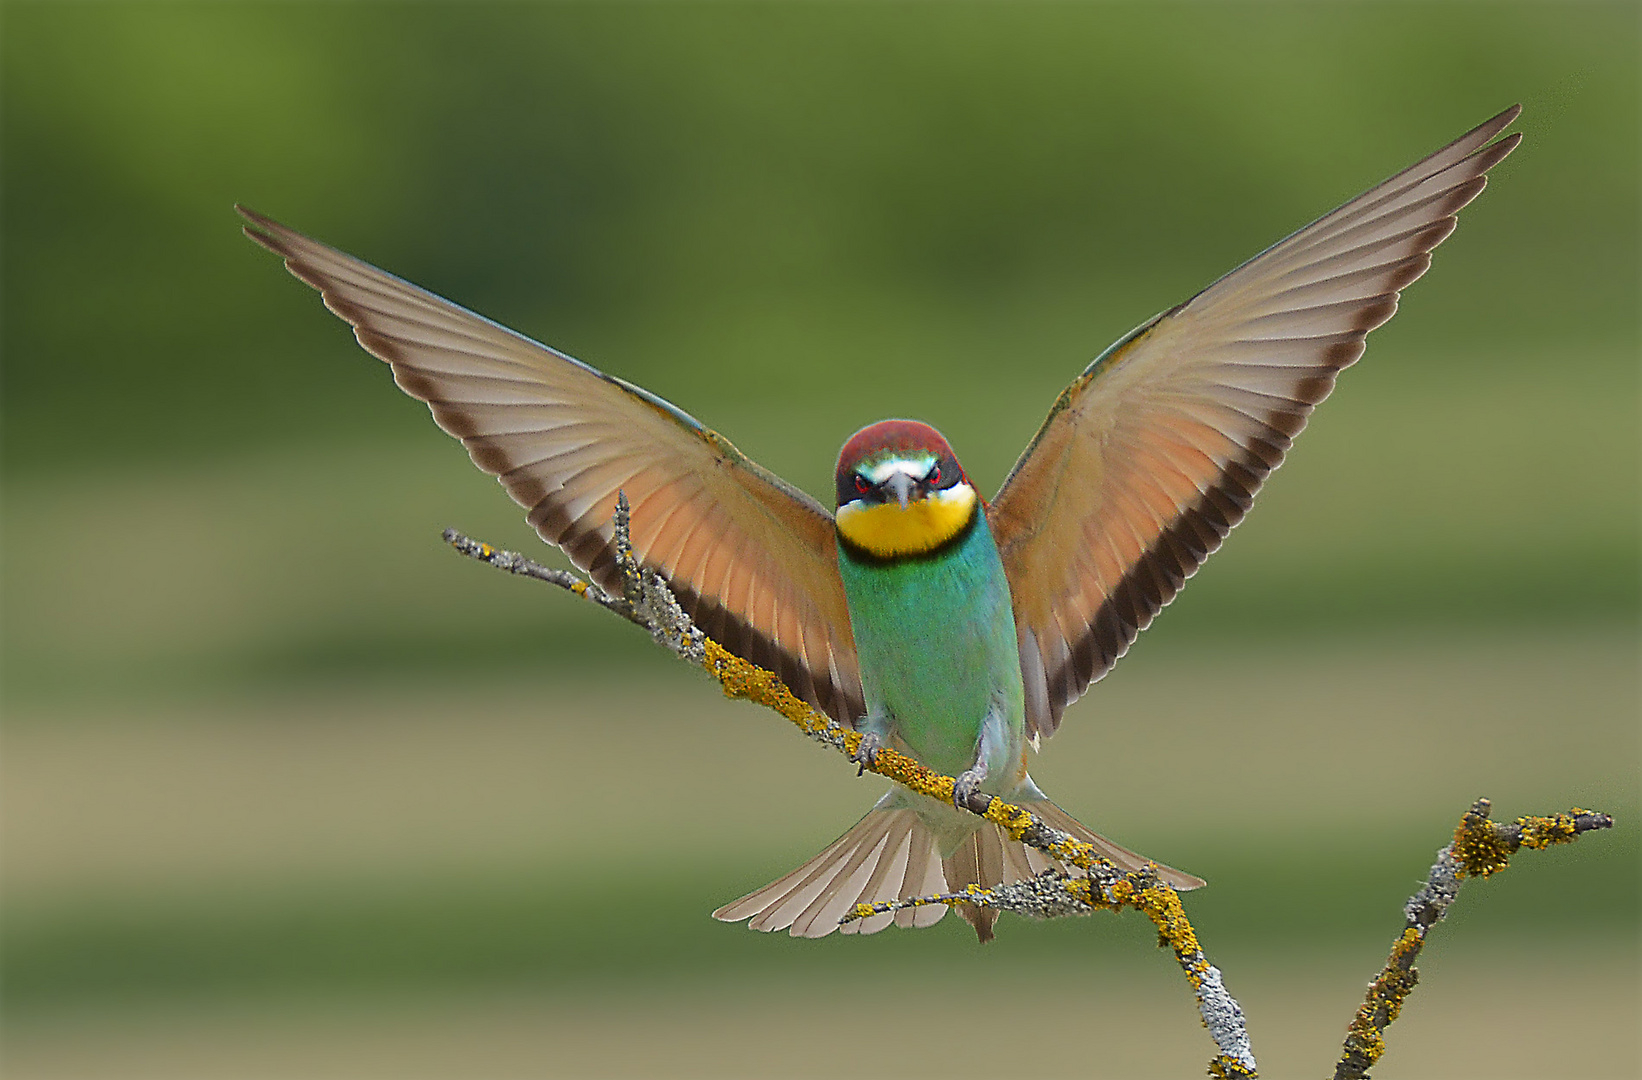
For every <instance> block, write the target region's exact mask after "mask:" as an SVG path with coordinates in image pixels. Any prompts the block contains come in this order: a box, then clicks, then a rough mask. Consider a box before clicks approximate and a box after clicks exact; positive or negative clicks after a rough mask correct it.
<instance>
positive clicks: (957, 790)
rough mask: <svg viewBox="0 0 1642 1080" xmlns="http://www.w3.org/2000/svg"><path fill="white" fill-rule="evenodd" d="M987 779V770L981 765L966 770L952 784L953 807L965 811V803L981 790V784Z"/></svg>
mask: <svg viewBox="0 0 1642 1080" xmlns="http://www.w3.org/2000/svg"><path fill="white" fill-rule="evenodd" d="M985 779H986V769H985V768H984V767H982V766H980V765H977V766H975V767H974V768H973V769H966V770H964V772H963V774H962V775H961V776H959V777H958V779H957V780H956V781H954V782H953V784H952V805H953V806H956V807H957V808H958V809H959V810H962V809H964V808H965V807H964V803H966V802H968V801H969V797H970V796H971V795H973V794H975V792H977V791H979V790H980V789H981V782H982V781H984V780H985Z"/></svg>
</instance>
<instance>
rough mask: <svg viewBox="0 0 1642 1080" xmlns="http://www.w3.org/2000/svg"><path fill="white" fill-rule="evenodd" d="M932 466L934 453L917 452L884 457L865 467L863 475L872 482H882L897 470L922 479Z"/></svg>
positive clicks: (915, 478)
mask: <svg viewBox="0 0 1642 1080" xmlns="http://www.w3.org/2000/svg"><path fill="white" fill-rule="evenodd" d="M934 467H935V455H934V454H919V455H918V456H917V457H912V458H886V459H885V460H883V461H880V462H879V463H878V464H876V465H874V466H872V467H871V468H869V469H867V470H866V471H865V472H864V474H863V475H865V476H866V478H867V479H868V480H871V481H872V482H873V483H874V484H882V483H883V482H884V481H885V480H888V479H889V478H890V477H891V476H892V475H894V474H895V473H898V472H904V473H906V474H907V475H908V476H910V477H912V478H913V479H914V480H922V479H923V478H924V477H926V476H928V475H929V470H931V469H933V468H934Z"/></svg>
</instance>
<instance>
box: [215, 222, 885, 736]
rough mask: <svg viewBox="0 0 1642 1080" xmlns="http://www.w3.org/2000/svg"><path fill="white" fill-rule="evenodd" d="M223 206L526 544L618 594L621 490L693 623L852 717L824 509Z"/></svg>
mask: <svg viewBox="0 0 1642 1080" xmlns="http://www.w3.org/2000/svg"><path fill="white" fill-rule="evenodd" d="M235 209H236V210H237V211H238V212H239V213H240V215H241V216H242V217H244V218H245V219H246V221H247V222H249V224H248V225H247V226H246V227H245V229H244V231H245V235H246V236H247V237H249V238H250V239H251V240H253V241H255V242H256V243H258V244H260V245H262V246H263V247H265V248H267V249H268V250H270V251H272V252H274V253H275V254H276V255H279V256H280V257H281V258H283V259H284V260H285V266H286V268H287V269H288V270H289V271H290V272H291V273H292V275H294V276H295V277H296V278H298V279H299V280H301V281H303V282H305V283H307V284H308V285H311V286H312V287H314V288H315V289H317V290H319V292H320V294H321V296H322V297H323V298H324V301H325V306H326V307H328V308H329V309H330V310H331V311H333V312H334V313H336V314H337V315H338V316H339V317H341V318H342V319H343V320H344V321H346V322H348V323H349V324H351V325H352V326H353V328H354V336H355V337H356V338H357V339H358V341H359V344H360V345H361V346H363V347H364V348H365V350H366V351H367V352H369V353H370V354H371V355H373V356H375V357H377V358H378V359H380V360H383V361H386V362H387V363H388V364H389V365H390V366H391V368H392V370H393V376H394V381H395V382H396V383H397V384H398V385H399V387H400V388H401V389H402V390H404V391H405V393H407V394H409V395H410V396H412V397H414V398H417V399H419V400H421V401H423V402H425V403H426V404H427V406H428V408H429V410H430V411H431V412H432V413H433V418H434V420H435V422H436V423H438V425H439V426H440V427H441V428H443V429H444V430H445V431H446V432H448V433H449V434H451V435H453V436H455V437H456V438H458V439H460V440H461V441H462V443H463V445H464V446H465V447H466V448H467V451H468V454H469V456H470V457H471V458H472V459H473V463H474V464H475V465H477V466H478V467H479V468H480V469H482V470H483V471H485V472H487V473H490V474H491V475H493V476H495V477H496V478H497V479H498V480H499V481H500V482H501V484H502V485H503V487H504V488H506V490H507V492H508V494H509V495H510V496H512V498H513V499H514V501H515V502H517V503H519V505H521V506H523V507H524V508H525V509H526V511H527V515H526V520H527V521H529V523H530V525H531V526H532V527H533V528H534V529H535V530H536V532H537V533H538V534H539V535H540V536H541V537H542V539H544V540H546V541H547V542H548V543H550V544H552V545H554V546H556V547H558V548H560V549H562V550H563V551H564V552H565V554H566V555H567V556H569V558H570V560H571V562H573V563H575V564H576V565H577V566H578V567H580V568H581V569H582V570H583V571H585V572H586V573H588V574H589V576H591V577H592V578H593V580H594V581H596V582H598V584H599V585H600V586H602V587H603V588H605V589H613V590H616V591H617V592H619V591H620V589H621V576H620V573H619V571H618V569H617V566H616V552H615V548H614V545H613V542H612V538H611V531H610V520H611V517H612V516H613V509H614V506H615V500H616V494H617V492H618V490H622V491H625V492H626V493H627V497H628V499H629V501H630V503H631V505H632V507H633V511H632V535H633V537H634V539H635V543H634V550H635V552H636V553H637V554H638V556H639V558H640V560H641V561H643V562H644V564H645V565H646V566H648V567H649V568H651V569H654V570H656V571H658V572H659V573H661V574H662V576H663V577H665V578H666V579H667V581H668V584H669V586H670V587H671V588H672V590H673V592H674V594H675V595H676V596H677V598H678V600H679V602H680V603H681V605H682V606H683V607H684V610H685V611H686V612H688V613H689V614H690V615H691V617H692V618H693V619H695V621H696V623H697V625H699V626H700V627H701V628H702V629H703V630H704V631H706V632H707V633H709V634H711V635H712V636H713V637H714V638H715V639H716V640H717V641H718V642H719V643H720V644H722V645H723V646H724V647H725V648H726V649H728V650H729V651H730V652H732V653H734V654H735V655H736V656H739V657H741V658H742V659H744V660H747V661H749V662H751V663H754V664H758V665H760V666H761V667H765V668H768V669H770V670H772V671H775V672H777V673H779V674H780V675H781V677H782V679H783V681H784V682H786V684H787V686H788V687H789V688H790V689H791V690H792V691H793V693H794V694H796V695H798V696H799V697H802V698H804V699H805V700H806V701H808V702H809V703H810V704H812V705H815V706H816V707H817V708H820V709H822V710H823V711H824V712H826V713H827V714H828V715H829V716H831V717H832V718H833V719H835V720H837V721H839V722H840V723H844V724H853V723H854V722H855V721H856V720H857V719H858V718H859V717H860V716H861V715H863V713H864V712H865V706H864V705H863V704H862V697H861V681H860V675H859V672H858V668H857V662H856V656H855V642H854V638H853V636H852V634H851V631H850V621H849V608H848V605H847V603H846V601H845V599H844V589H843V582H842V581H841V580H840V578H839V576H838V564H837V547H836V543H835V541H834V537H833V521H832V515H831V514H829V513H828V512H827V511H826V509H825V508H824V507H822V506H821V504H820V503H818V502H817V501H816V500H814V499H812V498H810V497H809V496H808V495H806V494H804V493H803V492H801V491H799V490H798V489H796V488H794V487H792V486H791V485H789V484H787V483H785V482H784V481H782V480H781V479H780V478H779V477H776V476H775V475H774V474H772V473H770V472H768V471H767V470H765V469H762V468H760V467H759V466H758V465H757V464H756V463H754V462H752V461H750V460H749V459H747V458H746V457H745V456H744V455H742V454H741V453H740V451H738V450H736V448H735V447H734V446H733V445H732V444H731V443H730V442H729V440H727V439H725V438H724V437H723V436H721V435H719V434H718V433H717V432H714V431H712V430H711V429H709V428H706V427H704V426H703V425H701V424H700V423H699V422H698V421H696V420H695V419H694V418H693V417H691V416H689V415H687V414H686V413H684V412H682V411H681V410H679V409H677V408H675V407H674V406H673V405H671V404H669V403H668V402H665V401H663V400H662V399H660V398H658V397H656V396H654V395H652V394H650V393H648V392H647V391H644V390H642V389H640V388H639V387H635V386H633V385H631V384H629V383H626V382H623V381H622V380H620V379H617V378H614V377H613V376H610V375H606V374H604V373H603V372H601V371H599V370H597V369H595V368H593V367H591V366H589V365H587V364H584V363H582V362H581V361H579V360H575V359H573V358H572V357H569V356H566V355H564V354H563V353H560V352H557V351H555V350H553V349H551V348H549V347H547V346H545V345H542V344H540V343H538V342H535V341H532V340H530V339H529V338H526V337H524V336H523V335H521V334H518V333H515V332H514V331H512V330H509V329H507V328H506V327H503V326H501V325H500V324H498V323H495V322H492V321H491V320H489V319H486V318H484V317H483V316H481V315H478V314H475V313H474V312H471V311H469V310H467V309H466V308H463V307H460V306H459V305H457V304H454V303H451V302H450V301H448V300H445V299H443V298H442V297H439V296H436V295H434V294H433V293H431V292H428V291H427V290H425V289H422V288H419V287H417V286H415V285H412V284H411V283H410V282H407V281H405V280H403V279H401V278H398V277H395V276H394V275H392V274H389V273H387V272H386V271H383V270H379V269H377V268H376V267H374V266H371V265H370V264H368V263H365V262H363V261H361V260H359V259H356V258H354V257H352V256H350V255H347V254H345V253H343V252H341V251H338V250H336V249H335V248H332V247H329V246H328V245H325V244H322V243H320V242H319V241H317V240H313V239H311V238H309V237H307V236H304V235H302V234H301V233H299V232H296V231H295V230H293V229H289V228H287V227H286V226H284V225H281V224H280V223H279V222H277V221H274V220H273V219H271V218H268V217H265V216H263V215H261V214H258V213H256V212H254V211H252V210H249V209H247V208H245V207H243V206H236V207H235ZM726 551H728V552H729V554H730V556H731V557H730V558H724V557H723V556H724V555H725V553H726ZM687 555H688V556H689V557H690V561H691V565H687V566H681V565H680V560H683V559H685V558H686V556H687ZM715 556H719V557H717V558H715ZM726 587H734V588H736V589H737V590H738V591H737V592H736V593H735V595H734V596H728V595H726V594H725V593H724V592H722V591H721V590H722V589H724V588H726ZM737 597H739V598H740V599H741V600H742V601H743V603H744V605H745V607H738V606H737V605H736V603H735V602H734V601H735V599H736V598H737Z"/></svg>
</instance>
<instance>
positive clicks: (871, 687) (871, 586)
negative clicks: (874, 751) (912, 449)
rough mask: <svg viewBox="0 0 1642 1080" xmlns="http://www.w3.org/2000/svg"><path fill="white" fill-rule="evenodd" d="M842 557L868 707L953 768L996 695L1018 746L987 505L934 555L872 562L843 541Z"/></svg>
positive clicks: (999, 575) (1019, 707) (1013, 667)
mask: <svg viewBox="0 0 1642 1080" xmlns="http://www.w3.org/2000/svg"><path fill="white" fill-rule="evenodd" d="M838 566H839V572H840V574H841V575H842V577H843V579H844V594H845V596H846V597H847V598H848V600H849V609H850V626H851V628H852V629H853V630H854V632H855V647H856V651H857V654H858V655H859V657H860V662H861V686H862V689H863V690H864V692H865V694H866V701H867V707H868V708H869V709H871V710H873V711H874V712H875V713H878V712H881V713H884V714H887V715H888V716H890V717H891V718H892V719H893V722H894V731H895V733H896V734H897V735H899V736H900V738H901V739H902V741H904V742H905V743H906V744H907V746H908V747H910V748H911V749H912V751H913V752H914V753H916V754H917V755H918V757H919V759H920V760H922V761H923V762H924V764H926V765H928V766H929V767H930V768H933V769H938V770H940V771H941V772H944V773H946V774H948V775H953V776H955V775H957V774H958V773H960V772H962V771H963V770H964V769H966V768H968V767H969V766H970V765H971V764H973V763H974V760H975V743H976V740H977V738H978V737H979V735H980V728H981V722H982V720H983V719H984V718H985V716H986V713H987V710H988V709H989V708H990V707H991V706H992V703H993V701H998V702H999V703H1000V704H1001V705H1002V707H1003V709H1004V712H1005V717H1004V719H1005V721H1006V724H1007V726H1008V729H1009V731H1010V732H1011V734H1012V736H1013V738H1012V740H1011V741H1012V742H1013V743H1015V744H1016V745H1017V746H1018V745H1019V743H1020V741H1021V739H1022V738H1023V737H1024V735H1023V731H1024V713H1025V708H1024V704H1023V695H1022V690H1021V667H1020V653H1019V648H1018V646H1017V644H1016V640H1015V615H1014V611H1013V608H1012V607H1011V604H1010V597H1009V581H1008V579H1007V578H1006V577H1005V576H1004V571H1003V563H1002V561H1001V560H1000V559H999V558H998V547H997V544H996V543H995V542H994V541H993V539H992V532H991V530H990V529H989V528H988V527H987V523H986V515H985V514H984V513H977V514H976V520H975V523H974V525H973V526H972V527H971V528H970V529H969V531H968V532H967V533H965V534H964V535H963V536H961V537H960V538H959V539H958V541H957V542H956V543H955V544H954V545H953V546H950V547H948V548H945V549H943V550H942V551H941V552H940V553H938V554H936V555H934V556H932V557H926V558H903V559H897V560H894V561H889V562H882V561H869V560H866V559H862V558H859V557H856V556H853V555H852V554H851V553H850V551H849V549H847V548H845V547H844V546H843V545H840V546H839V553H838Z"/></svg>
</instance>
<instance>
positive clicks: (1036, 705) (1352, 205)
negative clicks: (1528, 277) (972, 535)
mask: <svg viewBox="0 0 1642 1080" xmlns="http://www.w3.org/2000/svg"><path fill="white" fill-rule="evenodd" d="M1520 111H1521V110H1520V109H1519V108H1516V107H1513V108H1510V109H1507V110H1506V111H1505V112H1503V113H1500V114H1499V115H1498V116H1496V117H1494V118H1493V119H1491V120H1489V121H1488V122H1487V123H1485V124H1482V125H1481V126H1480V127H1478V128H1476V129H1475V130H1473V131H1471V132H1469V133H1467V134H1466V135H1464V136H1462V137H1461V138H1459V139H1457V140H1456V141H1455V142H1453V143H1452V144H1450V145H1449V146H1447V147H1444V148H1443V149H1441V150H1439V151H1437V152H1436V153H1435V154H1432V155H1431V156H1430V157H1428V158H1425V159H1424V160H1422V161H1420V162H1419V163H1417V164H1415V165H1413V166H1411V167H1410V168H1408V169H1405V170H1404V171H1403V172H1400V173H1398V174H1397V175H1396V176H1394V177H1392V178H1391V179H1389V180H1387V181H1385V182H1384V183H1383V184H1380V185H1379V186H1377V187H1375V188H1373V189H1371V190H1370V191H1368V192H1366V193H1364V194H1363V195H1360V196H1358V197H1357V198H1355V199H1353V200H1352V201H1351V202H1349V203H1346V204H1345V205H1344V206H1342V207H1340V208H1339V209H1338V210H1335V211H1334V212H1333V213H1331V214H1328V215H1326V216H1325V217H1322V218H1320V219H1318V220H1317V221H1315V222H1313V223H1312V224H1310V225H1308V226H1306V227H1305V228H1303V229H1301V230H1300V231H1299V232H1297V233H1295V234H1293V235H1292V236H1290V237H1288V238H1287V239H1285V240H1283V241H1281V242H1279V243H1278V244H1276V245H1274V246H1273V247H1271V248H1268V249H1267V250H1266V251H1265V252H1263V253H1262V254H1260V255H1258V256H1256V257H1255V258H1254V259H1252V260H1250V261H1249V262H1247V263H1244V264H1243V265H1242V266H1240V267H1238V268H1237V269H1236V270H1234V271H1232V272H1231V273H1230V274H1227V275H1226V276H1225V277H1223V278H1221V279H1220V280H1219V281H1217V282H1215V283H1214V284H1213V285H1211V286H1209V287H1208V288H1207V289H1205V290H1203V291H1202V292H1201V293H1199V294H1198V295H1197V296H1195V297H1193V298H1192V299H1191V300H1189V301H1188V302H1186V303H1185V304H1182V305H1180V306H1179V307H1178V308H1175V309H1174V310H1172V311H1169V312H1167V313H1165V314H1163V315H1160V316H1159V317H1158V318H1156V319H1154V320H1152V321H1151V322H1150V323H1148V324H1146V325H1145V326H1143V327H1141V328H1140V329H1139V330H1137V331H1135V332H1134V333H1132V334H1130V335H1128V336H1127V337H1125V338H1124V339H1123V340H1122V341H1120V342H1118V343H1117V344H1116V345H1114V346H1113V347H1112V348H1110V349H1108V350H1107V351H1106V352H1105V353H1103V354H1102V355H1101V356H1100V357H1099V358H1098V359H1096V360H1095V362H1094V363H1093V364H1091V365H1090V366H1089V368H1088V369H1087V370H1086V371H1084V373H1083V374H1082V375H1081V376H1080V377H1079V378H1078V380H1077V381H1076V382H1074V383H1073V384H1072V385H1071V386H1070V387H1068V388H1067V390H1066V391H1065V392H1064V393H1062V394H1061V396H1060V398H1059V399H1058V400H1057V401H1056V402H1055V405H1054V408H1053V409H1052V410H1051V411H1050V413H1049V417H1048V419H1047V420H1045V421H1044V424H1043V427H1042V428H1040V429H1039V431H1038V434H1037V436H1036V437H1035V438H1034V439H1033V440H1032V443H1031V445H1029V446H1028V447H1027V449H1026V452H1025V453H1024V454H1023V455H1022V456H1021V459H1020V461H1019V462H1017V463H1016V465H1015V468H1014V470H1013V471H1012V472H1011V473H1010V475H1009V478H1008V479H1007V480H1005V481H1004V484H1003V487H1002V489H1001V490H1000V491H999V492H998V496H997V498H996V499H994V500H993V502H992V505H991V507H990V510H989V515H990V521H991V523H992V529H993V533H994V535H996V537H997V539H998V547H999V549H1000V551H1001V552H1002V555H1003V561H1004V567H1005V569H1006V571H1007V572H1008V574H1009V581H1010V587H1011V589H1012V590H1013V592H1014V599H1015V621H1016V624H1017V628H1018V631H1019V634H1020V651H1021V665H1022V668H1023V669H1024V671H1025V675H1026V687H1027V724H1028V730H1029V731H1030V732H1031V733H1032V734H1033V735H1034V736H1037V735H1048V734H1052V733H1053V732H1054V730H1055V728H1056V727H1057V726H1058V725H1059V723H1060V717H1061V713H1062V711H1063V710H1064V709H1065V708H1066V706H1067V705H1069V704H1070V703H1071V702H1073V701H1074V700H1076V699H1077V698H1078V697H1079V696H1081V695H1082V693H1083V692H1084V691H1085V690H1086V689H1088V687H1089V684H1090V683H1091V682H1093V681H1094V680H1096V679H1099V678H1100V677H1101V676H1102V675H1104V674H1105V673H1106V672H1107V671H1108V670H1109V669H1110V668H1111V667H1112V665H1113V664H1115V663H1116V662H1117V660H1118V658H1119V657H1121V656H1122V655H1123V654H1124V652H1126V651H1127V650H1128V648H1129V645H1130V643H1131V642H1133V641H1134V639H1135V636H1136V635H1138V634H1139V633H1140V631H1141V630H1143V629H1145V628H1146V626H1147V625H1148V624H1149V623H1150V622H1151V621H1152V619H1153V617H1154V616H1156V615H1157V613H1158V611H1160V610H1161V609H1162V608H1163V606H1164V605H1166V604H1167V603H1169V601H1170V600H1172V599H1173V598H1174V596H1175V594H1176V593H1178V592H1179V591H1180V589H1181V588H1182V587H1183V586H1184V584H1185V582H1186V579H1187V578H1189V577H1191V575H1192V574H1193V573H1195V572H1196V571H1197V568H1198V566H1200V565H1201V564H1202V563H1203V561H1204V560H1205V559H1207V558H1208V557H1209V555H1211V554H1212V553H1213V552H1214V551H1215V550H1216V549H1217V548H1218V547H1219V546H1220V543H1221V541H1222V540H1224V539H1225V537H1226V534H1227V533H1228V532H1230V531H1231V529H1232V527H1233V526H1235V525H1236V524H1237V523H1238V522H1239V521H1241V520H1242V518H1243V515H1244V514H1246V513H1247V512H1248V509H1249V507H1250V505H1251V504H1252V502H1253V500H1254V496H1255V493H1256V492H1258V491H1259V490H1260V485H1261V484H1262V483H1263V482H1264V481H1265V478H1266V476H1267V475H1268V474H1269V473H1270V472H1271V471H1272V470H1273V469H1275V468H1277V466H1278V465H1279V464H1281V463H1282V461H1283V455H1284V454H1285V453H1287V451H1288V449H1289V446H1290V445H1291V443H1292V441H1293V439H1294V437H1295V436H1296V435H1298V434H1299V433H1300V430H1301V429H1302V428H1304V427H1305V425H1306V418H1307V416H1308V415H1309V414H1310V413H1311V410H1312V408H1313V407H1314V406H1316V405H1317V403H1318V402H1320V401H1322V400H1323V399H1324V398H1325V397H1327V396H1328V394H1329V391H1330V390H1332V389H1333V388H1334V380H1335V376H1336V375H1337V374H1338V373H1339V372H1340V370H1341V369H1343V368H1345V367H1347V366H1348V365H1350V364H1352V363H1353V362H1355V361H1356V359H1357V358H1358V357H1359V356H1361V355H1362V352H1363V343H1364V338H1365V336H1366V335H1367V334H1368V332H1369V331H1370V330H1372V329H1374V328H1375V327H1376V326H1379V325H1380V324H1381V323H1383V322H1385V321H1386V320H1387V319H1389V318H1390V317H1391V316H1392V314H1393V313H1395V312H1396V310H1397V300H1398V296H1399V294H1400V291H1401V290H1402V289H1403V288H1405V287H1406V286H1407V285H1408V284H1409V283H1410V282H1412V281H1414V280H1415V279H1416V278H1418V277H1419V276H1420V275H1421V274H1423V273H1425V271H1426V268H1427V267H1429V266H1430V265H1431V250H1432V249H1433V248H1434V247H1436V246H1437V245H1438V244H1439V243H1441V242H1442V241H1443V240H1444V239H1445V238H1446V237H1447V236H1448V234H1449V233H1451V232H1452V231H1453V230H1454V224H1455V218H1454V214H1455V213H1456V212H1457V211H1458V210H1459V209H1460V208H1461V207H1463V206H1465V204H1467V203H1469V202H1470V201H1471V200H1472V199H1474V198H1476V196H1477V195H1478V193H1480V192H1481V191H1482V189H1483V187H1484V186H1485V185H1486V184H1487V176H1486V174H1487V172H1488V170H1489V169H1491V168H1493V166H1494V165H1496V164H1498V163H1499V162H1500V161H1501V160H1502V159H1503V158H1504V157H1505V156H1506V155H1507V154H1509V153H1510V152H1511V151H1512V150H1513V149H1515V147H1516V145H1517V142H1518V141H1519V140H1520V138H1521V136H1519V135H1512V136H1510V137H1508V138H1504V139H1500V140H1499V141H1497V142H1492V141H1491V140H1493V139H1494V137H1495V136H1496V135H1498V134H1499V133H1500V132H1501V131H1503V130H1504V129H1505V127H1506V126H1507V125H1508V124H1510V123H1511V121H1512V120H1514V119H1516V117H1517V114H1518V113H1519V112H1520Z"/></svg>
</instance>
